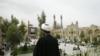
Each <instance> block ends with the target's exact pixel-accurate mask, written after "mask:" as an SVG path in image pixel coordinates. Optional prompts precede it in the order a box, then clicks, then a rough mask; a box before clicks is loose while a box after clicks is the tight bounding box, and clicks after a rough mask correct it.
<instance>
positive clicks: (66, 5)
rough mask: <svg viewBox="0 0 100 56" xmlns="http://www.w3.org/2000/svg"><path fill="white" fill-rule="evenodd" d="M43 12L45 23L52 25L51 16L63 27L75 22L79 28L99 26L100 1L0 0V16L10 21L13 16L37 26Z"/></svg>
mask: <svg viewBox="0 0 100 56" xmlns="http://www.w3.org/2000/svg"><path fill="white" fill-rule="evenodd" d="M42 11H44V12H45V14H46V22H47V23H49V24H50V25H53V15H54V14H55V15H56V20H57V22H58V23H60V15H62V16H63V26H64V27H67V25H69V24H71V23H72V22H73V23H75V22H76V21H78V22H79V26H80V27H85V26H90V25H91V24H95V25H98V26H99V25H100V0H0V16H2V17H4V18H7V19H9V20H10V17H11V15H12V14H13V15H14V16H15V17H16V18H18V19H19V20H23V21H25V22H27V21H28V20H29V21H30V23H31V24H33V25H34V26H38V20H37V15H41V12H42Z"/></svg>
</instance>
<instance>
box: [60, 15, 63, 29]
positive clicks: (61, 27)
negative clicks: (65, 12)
mask: <svg viewBox="0 0 100 56" xmlns="http://www.w3.org/2000/svg"><path fill="white" fill-rule="evenodd" d="M60 19H61V28H63V24H62V15H61V16H60Z"/></svg>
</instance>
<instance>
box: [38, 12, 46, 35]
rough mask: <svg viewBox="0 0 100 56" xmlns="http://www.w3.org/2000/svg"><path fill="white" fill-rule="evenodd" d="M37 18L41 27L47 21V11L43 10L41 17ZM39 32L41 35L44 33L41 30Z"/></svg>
mask: <svg viewBox="0 0 100 56" xmlns="http://www.w3.org/2000/svg"><path fill="white" fill-rule="evenodd" d="M37 19H38V22H39V28H40V29H41V25H42V24H43V23H45V21H46V15H45V13H44V12H42V14H41V17H40V16H38V18H37ZM39 34H40V37H41V36H43V34H42V32H41V31H40V32H39Z"/></svg>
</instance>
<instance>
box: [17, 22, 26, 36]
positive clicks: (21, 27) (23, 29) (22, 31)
mask: <svg viewBox="0 0 100 56" xmlns="http://www.w3.org/2000/svg"><path fill="white" fill-rule="evenodd" d="M19 30H20V32H21V34H22V37H23V38H24V36H25V33H26V29H25V24H24V22H23V21H21V25H20V26H19Z"/></svg>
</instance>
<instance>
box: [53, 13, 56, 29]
mask: <svg viewBox="0 0 100 56" xmlns="http://www.w3.org/2000/svg"><path fill="white" fill-rule="evenodd" d="M53 18H54V25H53V29H56V20H55V18H56V17H55V15H54V16H53Z"/></svg>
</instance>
